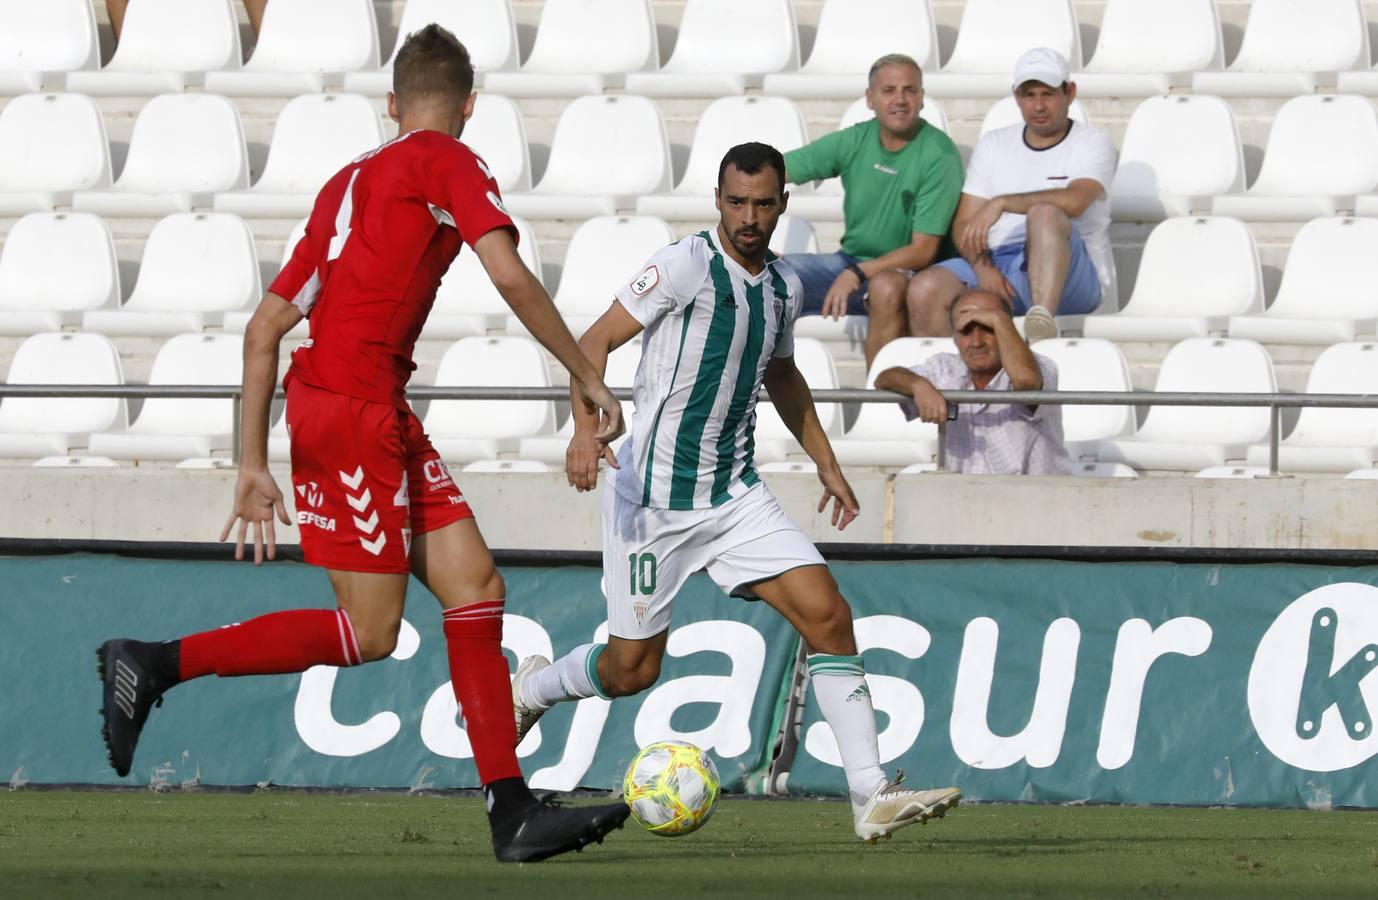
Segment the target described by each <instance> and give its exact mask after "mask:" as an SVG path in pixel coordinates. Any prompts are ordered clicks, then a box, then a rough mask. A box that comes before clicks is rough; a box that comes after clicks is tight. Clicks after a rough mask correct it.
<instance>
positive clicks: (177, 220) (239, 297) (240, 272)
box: [82, 213, 263, 336]
mask: <svg viewBox="0 0 1378 900" xmlns="http://www.w3.org/2000/svg"><path fill="white" fill-rule="evenodd" d="M262 295H263V286H262V284H261V283H260V281H259V275H258V255H257V254H256V253H255V252H254V236H253V234H252V233H251V232H250V231H249V226H247V225H245V224H244V220H243V219H241V218H239V217H238V216H233V215H229V214H227V213H173V214H172V215H170V216H168V217H167V218H165V219H163V220H162V221H160V222H158V224H157V225H154V226H153V230H152V231H151V232H149V235H148V243H147V244H146V245H145V246H144V256H143V262H142V264H141V265H140V266H139V280H138V281H137V282H135V284H134V291H133V293H131V294H130V295H129V300H127V301H126V302H125V304H124V306H123V307H121V308H119V309H109V310H103V309H98V310H92V311H91V312H88V313H86V315H85V316H84V317H83V318H82V328H84V329H85V330H87V331H95V332H99V333H101V334H110V335H169V336H171V335H176V334H183V333H186V332H194V331H202V330H204V329H205V328H207V327H211V326H216V325H219V324H220V322H221V317H222V316H223V314H224V313H225V312H226V311H228V310H242V309H245V308H247V307H249V306H251V305H252V304H255V303H257V302H258V300H259V298H260V297H261V296H262Z"/></svg>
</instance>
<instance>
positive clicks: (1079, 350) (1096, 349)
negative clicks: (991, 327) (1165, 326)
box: [1033, 338, 1134, 460]
mask: <svg viewBox="0 0 1378 900" xmlns="http://www.w3.org/2000/svg"><path fill="white" fill-rule="evenodd" d="M1033 350H1034V352H1035V353H1038V354H1040V355H1042V356H1046V357H1048V359H1051V360H1052V361H1053V363H1054V364H1055V365H1056V366H1057V389H1058V390H1060V391H1132V390H1133V389H1134V385H1133V383H1132V382H1131V381H1130V380H1129V363H1128V362H1126V361H1125V358H1124V354H1123V353H1122V352H1120V348H1119V347H1118V346H1116V345H1115V344H1113V343H1111V342H1110V341H1105V340H1097V339H1096V338H1054V339H1052V340H1046V341H1039V342H1038V343H1036V344H1034V346H1033ZM1133 432H1134V407H1132V406H1079V405H1075V404H1069V405H1067V406H1064V407H1063V408H1062V439H1063V443H1065V444H1066V445H1067V452H1068V454H1069V455H1070V456H1071V457H1072V459H1073V460H1078V459H1081V460H1095V459H1096V458H1097V457H1098V456H1099V455H1100V445H1101V442H1102V441H1108V440H1114V439H1115V438H1119V437H1124V436H1125V435H1128V434H1132V433H1133Z"/></svg>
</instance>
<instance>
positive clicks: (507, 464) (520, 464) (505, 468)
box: [461, 459, 556, 475]
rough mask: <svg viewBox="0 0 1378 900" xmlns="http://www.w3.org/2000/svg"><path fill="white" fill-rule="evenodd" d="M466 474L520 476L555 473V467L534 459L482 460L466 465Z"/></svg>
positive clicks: (464, 469)
mask: <svg viewBox="0 0 1378 900" xmlns="http://www.w3.org/2000/svg"><path fill="white" fill-rule="evenodd" d="M461 471H464V472H509V473H515V474H518V475H531V474H542V473H545V472H554V471H556V470H555V467H554V466H551V465H549V464H548V463H543V462H538V461H537V460H534V459H480V460H478V461H476V462H471V463H469V464H468V465H466V466H465V467H464V468H463V469H462V470H461Z"/></svg>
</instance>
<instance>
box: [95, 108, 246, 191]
mask: <svg viewBox="0 0 1378 900" xmlns="http://www.w3.org/2000/svg"><path fill="white" fill-rule="evenodd" d="M248 186H249V154H248V151H247V149H246V148H245V144H244V130H243V128H242V126H241V125H240V122H239V111H238V110H236V109H235V106H234V104H233V103H231V102H230V101H229V100H228V99H226V98H224V97H221V96H219V95H217V94H164V95H162V96H161V97H154V98H153V99H152V100H150V101H148V103H147V104H145V106H144V108H143V109H142V110H141V111H140V112H139V118H138V119H136V120H135V122H134V134H133V136H132V137H131V138H130V139H129V155H128V157H126V159H125V163H124V170H123V171H121V172H120V177H119V178H117V179H115V183H114V184H113V185H112V186H111V187H110V188H108V189H107V190H102V191H82V192H80V193H78V194H76V195H75V196H74V197H73V198H72V205H73V207H74V208H76V209H79V210H86V211H88V212H95V213H100V214H102V215H108V216H160V215H165V214H167V213H172V212H188V211H190V210H191V209H192V208H193V207H207V206H210V205H211V203H212V201H213V198H214V195H215V194H216V193H217V192H219V191H233V190H241V189H243V188H246V187H248Z"/></svg>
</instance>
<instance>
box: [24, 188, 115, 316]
mask: <svg viewBox="0 0 1378 900" xmlns="http://www.w3.org/2000/svg"><path fill="white" fill-rule="evenodd" d="M119 302H120V271H119V263H118V262H117V261H116V259H115V242H114V240H113V239H112V238H111V236H110V229H109V228H107V227H106V225H105V222H103V221H102V220H101V218H100V217H99V216H94V215H91V214H90V213H29V214H28V215H27V216H25V217H24V218H22V219H20V220H19V221H18V222H15V223H14V226H13V227H12V228H10V233H9V235H8V236H7V237H6V239H5V246H4V247H3V248H2V249H0V334H6V335H28V334H37V333H38V332H40V331H57V330H59V329H60V328H62V327H63V326H64V325H77V324H79V323H80V322H81V314H82V313H83V312H85V311H86V310H91V309H100V308H102V307H113V306H114V305H116V304H117V303H119Z"/></svg>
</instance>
